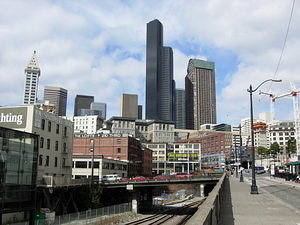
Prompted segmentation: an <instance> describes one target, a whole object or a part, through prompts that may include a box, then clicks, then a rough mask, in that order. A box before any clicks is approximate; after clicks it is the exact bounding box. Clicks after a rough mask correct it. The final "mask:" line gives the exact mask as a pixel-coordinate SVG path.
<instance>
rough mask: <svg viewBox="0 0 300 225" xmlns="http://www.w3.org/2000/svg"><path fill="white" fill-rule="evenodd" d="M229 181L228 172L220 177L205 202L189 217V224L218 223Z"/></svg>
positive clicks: (210, 224) (212, 224) (211, 224)
mask: <svg viewBox="0 0 300 225" xmlns="http://www.w3.org/2000/svg"><path fill="white" fill-rule="evenodd" d="M226 180H227V181H228V177H227V176H226V173H224V174H223V176H222V177H221V178H220V180H219V182H218V183H217V184H216V186H215V187H214V189H213V190H212V191H211V192H210V193H209V195H208V197H207V198H206V200H205V202H204V203H203V204H202V205H201V206H200V207H199V209H198V210H197V212H196V213H195V214H194V215H193V216H192V217H191V219H189V221H188V222H187V223H186V224H187V225H201V224H202V225H217V224H218V221H219V218H220V207H221V202H222V199H223V197H224V186H225V181H226Z"/></svg>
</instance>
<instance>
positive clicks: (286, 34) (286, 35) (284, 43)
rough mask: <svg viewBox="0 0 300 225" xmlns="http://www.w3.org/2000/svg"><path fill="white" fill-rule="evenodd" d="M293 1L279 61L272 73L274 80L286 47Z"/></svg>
mask: <svg viewBox="0 0 300 225" xmlns="http://www.w3.org/2000/svg"><path fill="white" fill-rule="evenodd" d="M295 1H296V0H293V5H292V9H291V13H290V18H289V23H288V26H287V29H286V33H285V38H284V42H283V46H282V49H281V53H280V57H279V60H278V63H277V66H276V70H275V73H274V76H273V77H274V79H275V78H276V75H277V72H278V69H279V66H280V63H281V59H282V55H283V52H284V49H285V45H286V41H287V37H288V34H289V30H290V25H291V21H292V17H293V12H294V6H295Z"/></svg>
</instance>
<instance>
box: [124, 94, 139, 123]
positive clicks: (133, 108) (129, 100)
mask: <svg viewBox="0 0 300 225" xmlns="http://www.w3.org/2000/svg"><path fill="white" fill-rule="evenodd" d="M120 109H121V113H120V114H121V117H128V118H134V119H137V118H138V96H137V95H132V94H122V95H121V107H120Z"/></svg>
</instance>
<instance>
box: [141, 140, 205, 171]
mask: <svg viewBox="0 0 300 225" xmlns="http://www.w3.org/2000/svg"><path fill="white" fill-rule="evenodd" d="M144 145H145V146H146V147H147V148H149V149H151V150H152V157H153V159H152V174H153V175H155V174H174V173H176V172H188V173H192V172H195V171H198V170H199V169H200V168H201V145H200V143H198V142H185V143H177V142H172V143H145V144H144Z"/></svg>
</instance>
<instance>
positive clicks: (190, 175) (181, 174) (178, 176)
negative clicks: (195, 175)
mask: <svg viewBox="0 0 300 225" xmlns="http://www.w3.org/2000/svg"><path fill="white" fill-rule="evenodd" d="M175 177H176V178H189V177H192V174H189V173H185V172H179V173H176V174H175Z"/></svg>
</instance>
